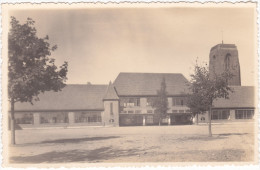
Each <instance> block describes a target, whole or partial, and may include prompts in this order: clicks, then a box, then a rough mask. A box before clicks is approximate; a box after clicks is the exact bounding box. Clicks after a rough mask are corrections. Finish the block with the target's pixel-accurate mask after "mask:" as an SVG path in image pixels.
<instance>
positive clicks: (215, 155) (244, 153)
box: [9, 122, 254, 164]
mask: <svg viewBox="0 0 260 170" xmlns="http://www.w3.org/2000/svg"><path fill="white" fill-rule="evenodd" d="M212 132H213V137H211V138H209V137H208V136H207V135H208V127H207V125H206V124H204V125H181V126H160V127H159V126H145V127H142V126H139V127H138V126H136V127H82V128H75V129H33V130H32V129H30V130H17V131H16V138H17V146H12V147H10V153H9V154H10V155H9V157H10V163H29V164H38V163H73V162H77V163H89V162H183V161H184V162H208V161H210V162H229V161H254V124H253V122H241V123H238V122H236V123H221V124H213V125H212Z"/></svg>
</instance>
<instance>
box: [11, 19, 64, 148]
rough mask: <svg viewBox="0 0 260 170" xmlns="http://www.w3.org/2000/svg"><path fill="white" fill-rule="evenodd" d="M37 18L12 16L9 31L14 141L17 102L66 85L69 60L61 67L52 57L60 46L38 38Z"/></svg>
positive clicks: (35, 99)
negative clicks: (25, 19)
mask: <svg viewBox="0 0 260 170" xmlns="http://www.w3.org/2000/svg"><path fill="white" fill-rule="evenodd" d="M34 23H35V22H34V21H33V20H32V19H31V18H28V19H27V21H26V23H25V24H20V23H19V21H18V20H17V19H16V18H15V17H11V22H10V24H11V28H10V30H9V33H8V98H9V101H10V103H11V133H12V135H11V143H12V144H15V120H14V112H15V108H14V106H15V103H16V102H30V103H31V104H33V101H37V100H39V98H38V97H37V96H38V95H39V94H40V93H41V92H45V91H50V90H53V91H59V90H61V89H62V88H63V87H65V81H66V79H67V78H66V76H67V71H68V69H67V66H68V63H67V62H64V64H63V65H61V66H60V67H59V68H58V67H57V66H56V65H55V64H54V61H55V60H54V59H53V58H49V56H50V55H51V51H54V50H56V49H57V46H56V45H55V46H52V47H51V46H50V44H49V43H48V42H47V41H48V39H49V38H48V36H46V37H45V38H38V37H37V35H36V33H37V32H36V29H35V27H34Z"/></svg>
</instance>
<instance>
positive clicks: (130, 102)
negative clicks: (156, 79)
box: [120, 97, 140, 108]
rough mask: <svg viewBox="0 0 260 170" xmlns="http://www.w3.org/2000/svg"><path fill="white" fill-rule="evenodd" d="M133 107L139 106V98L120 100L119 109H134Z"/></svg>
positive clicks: (123, 98)
mask: <svg viewBox="0 0 260 170" xmlns="http://www.w3.org/2000/svg"><path fill="white" fill-rule="evenodd" d="M134 106H140V98H135V97H130V98H128V97H122V98H120V107H121V108H126V107H134Z"/></svg>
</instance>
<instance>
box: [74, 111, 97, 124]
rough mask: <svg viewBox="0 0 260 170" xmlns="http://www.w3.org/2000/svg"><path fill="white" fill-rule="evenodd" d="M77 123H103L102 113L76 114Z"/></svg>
mask: <svg viewBox="0 0 260 170" xmlns="http://www.w3.org/2000/svg"><path fill="white" fill-rule="evenodd" d="M75 122H76V123H91V122H101V113H100V112H76V113H75Z"/></svg>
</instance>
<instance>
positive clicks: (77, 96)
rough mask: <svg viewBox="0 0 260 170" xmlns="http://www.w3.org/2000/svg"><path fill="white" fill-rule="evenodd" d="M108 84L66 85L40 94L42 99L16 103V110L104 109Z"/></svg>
mask: <svg viewBox="0 0 260 170" xmlns="http://www.w3.org/2000/svg"><path fill="white" fill-rule="evenodd" d="M107 87H108V86H107V85H91V84H88V85H86V84H82V85H66V86H65V87H64V88H63V89H62V90H61V91H59V92H53V91H48V92H45V93H42V94H40V95H39V99H40V101H35V102H33V103H34V104H33V105H31V104H30V103H28V102H27V103H15V110H16V111H30V110H37V111H41V110H104V106H103V101H102V99H103V97H104V95H105V93H106V90H107Z"/></svg>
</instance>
